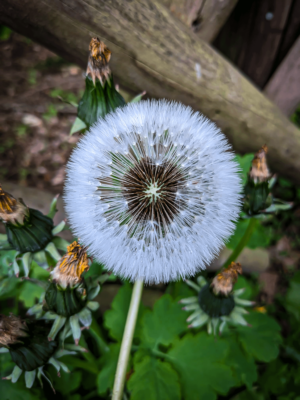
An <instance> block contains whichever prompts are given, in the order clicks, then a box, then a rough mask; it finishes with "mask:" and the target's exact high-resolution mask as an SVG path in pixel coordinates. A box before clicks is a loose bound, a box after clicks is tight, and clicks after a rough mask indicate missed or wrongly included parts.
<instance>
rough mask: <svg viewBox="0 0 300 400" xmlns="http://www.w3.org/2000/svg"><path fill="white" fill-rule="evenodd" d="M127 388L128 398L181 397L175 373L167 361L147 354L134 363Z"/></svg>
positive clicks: (139, 399) (150, 399) (161, 399)
mask: <svg viewBox="0 0 300 400" xmlns="http://www.w3.org/2000/svg"><path fill="white" fill-rule="evenodd" d="M128 389H129V391H130V392H131V396H130V400H141V399H147V400H166V399H172V400H180V399H181V395H180V385H179V379H178V375H177V373H176V372H175V371H174V369H173V368H172V367H171V365H170V364H169V363H167V362H162V361H160V360H158V359H156V358H153V357H149V356H148V357H146V358H144V359H143V361H142V362H139V363H136V364H134V373H133V375H132V376H131V378H130V380H129V382H128Z"/></svg>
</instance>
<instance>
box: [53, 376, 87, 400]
mask: <svg viewBox="0 0 300 400" xmlns="http://www.w3.org/2000/svg"><path fill="white" fill-rule="evenodd" d="M51 377H52V378H54V382H53V386H54V387H55V389H56V390H57V391H58V392H60V393H61V394H62V395H64V396H65V395H67V394H68V393H70V392H73V391H74V390H76V389H78V388H79V387H80V385H81V383H82V382H81V381H82V372H81V371H72V372H71V373H70V374H66V373H62V374H61V377H56V374H51ZM72 399H73V397H72Z"/></svg>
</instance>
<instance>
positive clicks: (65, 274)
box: [51, 241, 89, 287]
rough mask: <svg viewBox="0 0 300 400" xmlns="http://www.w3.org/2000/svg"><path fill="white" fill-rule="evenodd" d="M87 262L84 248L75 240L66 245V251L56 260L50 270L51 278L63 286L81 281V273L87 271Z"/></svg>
mask: <svg viewBox="0 0 300 400" xmlns="http://www.w3.org/2000/svg"><path fill="white" fill-rule="evenodd" d="M88 269H89V262H88V256H87V253H86V249H85V248H84V247H82V246H81V245H80V244H79V243H78V242H77V241H74V242H73V243H71V244H70V245H69V246H68V247H67V253H66V254H65V255H64V256H63V257H62V258H61V259H60V260H59V261H58V263H57V264H56V267H55V268H54V270H53V271H52V272H51V275H52V280H53V281H55V282H57V283H59V284H60V285H61V286H63V287H67V286H68V285H69V286H74V285H75V284H77V283H78V282H80V281H81V275H82V273H83V272H84V271H88Z"/></svg>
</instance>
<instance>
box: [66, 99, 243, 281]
mask: <svg viewBox="0 0 300 400" xmlns="http://www.w3.org/2000/svg"><path fill="white" fill-rule="evenodd" d="M229 149H230V146H229V144H228V142H227V140H226V138H225V136H224V135H223V134H222V133H221V132H220V130H219V129H218V128H217V127H216V126H215V124H213V123H212V122H211V121H209V120H208V119H207V118H205V117H204V116H202V115H201V114H199V113H198V112H193V111H192V109H191V108H190V107H186V106H184V105H182V104H180V103H169V102H167V101H141V102H139V103H136V104H128V105H127V106H125V107H123V108H118V109H117V110H116V111H115V112H114V113H111V114H109V115H108V116H107V117H106V118H105V119H101V120H99V121H98V122H97V123H96V124H95V125H94V126H93V127H92V128H91V130H90V132H88V133H86V134H85V136H84V137H83V138H82V139H81V140H80V142H79V144H78V146H77V147H76V149H75V150H74V151H73V153H72V155H71V159H70V161H69V163H68V166H67V180H66V185H65V195H64V199H65V203H66V210H67V214H68V218H69V222H70V224H71V227H72V229H73V230H74V232H75V234H76V235H77V236H78V237H79V238H80V241H81V243H83V244H84V245H85V246H88V247H89V253H90V254H91V255H93V256H94V257H95V258H96V259H97V260H98V261H100V262H102V263H104V264H105V266H106V268H107V269H109V270H111V271H113V272H114V273H115V274H117V275H120V276H122V277H124V278H128V279H130V280H132V281H134V280H137V279H143V280H144V281H145V282H146V283H159V282H169V281H172V280H177V279H179V278H186V277H188V276H191V275H194V274H195V273H196V272H197V271H199V270H200V269H203V268H205V266H206V265H207V264H209V263H210V262H211V261H212V259H213V258H214V256H215V255H216V254H217V253H218V251H219V250H220V248H221V247H222V246H223V244H224V240H226V239H227V238H228V237H229V236H230V235H231V233H232V232H233V230H234V221H235V220H236V219H237V218H238V215H239V211H240V203H241V195H240V192H241V181H240V177H239V174H238V165H237V163H236V162H234V161H233V154H232V153H231V152H230V151H228V150H229Z"/></svg>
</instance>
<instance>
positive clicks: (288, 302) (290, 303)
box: [284, 271, 300, 321]
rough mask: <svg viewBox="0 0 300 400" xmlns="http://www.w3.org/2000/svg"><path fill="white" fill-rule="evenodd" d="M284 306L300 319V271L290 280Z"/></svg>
mask: <svg viewBox="0 0 300 400" xmlns="http://www.w3.org/2000/svg"><path fill="white" fill-rule="evenodd" d="M284 306H285V307H286V309H287V310H288V311H289V312H290V313H292V314H293V315H294V317H295V318H296V319H297V320H298V321H299V320H300V271H298V272H297V273H296V274H295V275H294V277H293V279H292V280H291V282H290V287H289V289H288V291H287V294H286V297H285V301H284Z"/></svg>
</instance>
